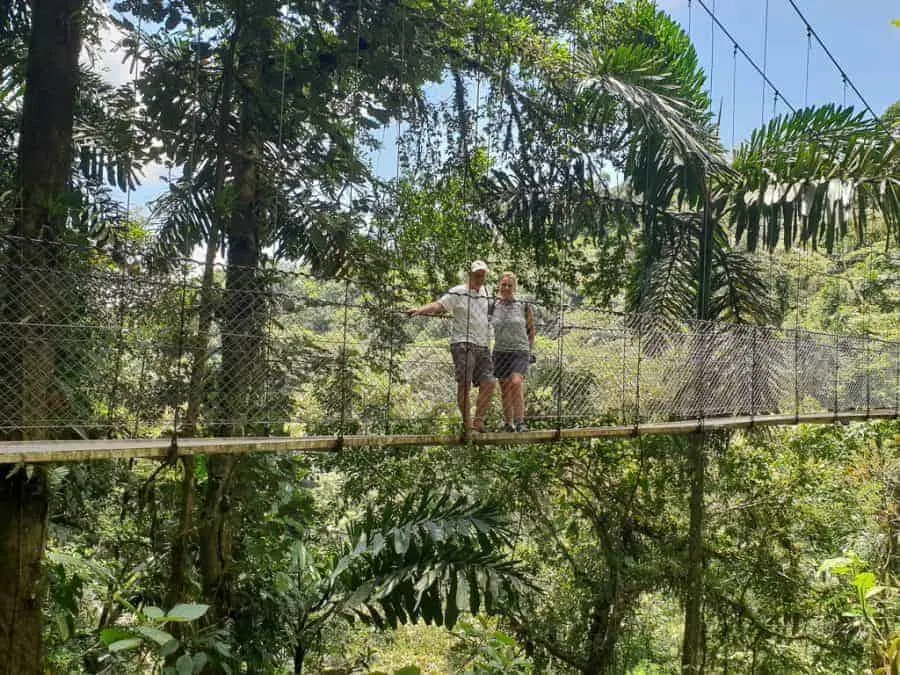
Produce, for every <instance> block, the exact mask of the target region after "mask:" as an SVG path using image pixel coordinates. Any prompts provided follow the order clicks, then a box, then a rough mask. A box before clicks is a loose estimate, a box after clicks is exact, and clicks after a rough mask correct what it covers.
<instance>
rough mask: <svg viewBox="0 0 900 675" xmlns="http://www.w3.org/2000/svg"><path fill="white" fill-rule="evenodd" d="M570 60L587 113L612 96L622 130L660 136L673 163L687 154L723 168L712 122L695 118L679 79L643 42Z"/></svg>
mask: <svg viewBox="0 0 900 675" xmlns="http://www.w3.org/2000/svg"><path fill="white" fill-rule="evenodd" d="M576 63H577V67H578V72H579V74H580V81H579V82H578V84H577V88H576V89H577V91H578V93H579V94H580V95H581V96H582V97H583V99H584V103H585V106H586V109H587V110H588V115H589V119H595V118H596V117H597V116H598V115H600V114H601V111H603V110H605V109H607V108H608V107H609V105H610V103H613V102H614V103H616V104H618V105H619V106H622V107H623V108H624V111H625V120H624V121H625V124H626V129H627V130H629V131H631V132H633V133H634V134H635V135H641V134H648V133H652V134H654V135H657V136H659V137H662V138H664V139H665V140H666V142H667V144H669V145H670V146H671V148H670V149H671V150H672V154H673V155H674V156H675V157H676V159H677V161H678V162H679V163H682V164H683V163H686V162H688V161H690V159H691V158H693V159H695V160H699V161H701V162H702V163H703V164H704V165H705V166H707V167H711V168H712V169H713V170H716V169H718V170H721V171H727V162H726V160H725V156H724V152H723V151H722V149H721V147H720V145H719V143H718V141H717V140H716V138H715V135H714V133H713V130H712V128H711V127H710V126H709V125H708V124H704V123H703V121H702V120H699V119H697V114H696V111H695V109H694V108H693V107H692V106H691V103H690V102H689V101H688V100H687V99H685V98H683V97H682V96H681V91H682V89H681V86H682V85H681V82H680V80H679V79H678V78H676V77H675V76H674V75H673V73H672V72H671V70H669V69H668V68H667V67H666V64H665V63H664V62H663V61H662V60H661V59H660V58H659V56H657V55H656V54H655V53H654V52H653V50H651V49H650V48H649V47H647V46H645V45H640V44H636V45H623V46H619V47H615V48H612V49H608V50H606V51H600V50H596V49H595V50H591V51H588V52H585V53H582V54H580V55H579V56H578V57H577V59H576Z"/></svg>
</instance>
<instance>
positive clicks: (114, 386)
mask: <svg viewBox="0 0 900 675" xmlns="http://www.w3.org/2000/svg"><path fill="white" fill-rule="evenodd" d="M119 277H120V283H121V286H120V288H119V306H118V309H117V311H116V321H117V328H116V342H115V347H114V351H113V358H114V363H113V377H112V383H111V384H110V388H109V401H108V405H107V415H106V419H107V422H108V424H109V429H108V430H107V434H108V435H109V438H113V437H114V435H115V430H114V429H113V427H114V426H115V420H114V414H115V409H116V407H117V406H116V399H117V398H118V394H119V377H120V375H121V371H122V351H123V350H124V349H125V299H126V298H127V297H129V296H130V294H129V293H127V292H126V288H125V281H126V280H127V279H128V276H127V273H126V271H125V266H124V265H122V272H121V274H120V275H119ZM126 424H127V422H126Z"/></svg>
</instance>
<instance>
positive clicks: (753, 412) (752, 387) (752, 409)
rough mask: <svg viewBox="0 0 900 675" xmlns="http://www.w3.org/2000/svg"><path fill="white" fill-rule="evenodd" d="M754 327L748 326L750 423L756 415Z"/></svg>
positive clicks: (756, 361) (756, 362)
mask: <svg viewBox="0 0 900 675" xmlns="http://www.w3.org/2000/svg"><path fill="white" fill-rule="evenodd" d="M756 330H757V328H756V326H750V355H751V365H750V421H751V423H752V422H753V418H754V416H755V415H756V387H757V381H756V369H757V368H758V367H759V361H758V359H757V354H756V349H757V347H756Z"/></svg>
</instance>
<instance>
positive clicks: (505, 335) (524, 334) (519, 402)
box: [491, 272, 534, 431]
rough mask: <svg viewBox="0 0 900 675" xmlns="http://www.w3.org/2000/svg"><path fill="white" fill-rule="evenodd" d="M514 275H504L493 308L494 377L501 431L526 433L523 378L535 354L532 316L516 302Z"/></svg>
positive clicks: (525, 304)
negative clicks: (499, 401) (500, 401)
mask: <svg viewBox="0 0 900 675" xmlns="http://www.w3.org/2000/svg"><path fill="white" fill-rule="evenodd" d="M515 294H516V275H515V274H514V273H513V272H504V273H503V276H502V277H501V278H500V298H499V299H497V300H495V302H494V303H493V306H492V310H493V311H492V312H491V315H492V318H491V320H492V323H493V326H494V354H493V361H494V375H495V376H496V377H497V379H498V380H500V394H501V397H502V399H503V422H504V426H503V430H504V431H527V430H528V427H526V426H525V376H526V375H527V374H528V364H529V363H531V362H532V360H533V358H534V357H533V356H532V352H533V350H534V312H533V311H532V309H531V305H529V304H528V303H527V302H522V301H519V300H516V297H515Z"/></svg>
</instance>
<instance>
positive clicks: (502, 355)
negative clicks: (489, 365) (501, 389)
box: [494, 350, 529, 380]
mask: <svg viewBox="0 0 900 675" xmlns="http://www.w3.org/2000/svg"><path fill="white" fill-rule="evenodd" d="M528 359H529V354H528V352H498V351H496V350H495V351H494V375H496V376H497V379H498V380H508V379H510V378H511V377H512V376H513V373H519V375H521V376H522V377H525V376H526V375H527V374H528Z"/></svg>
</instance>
